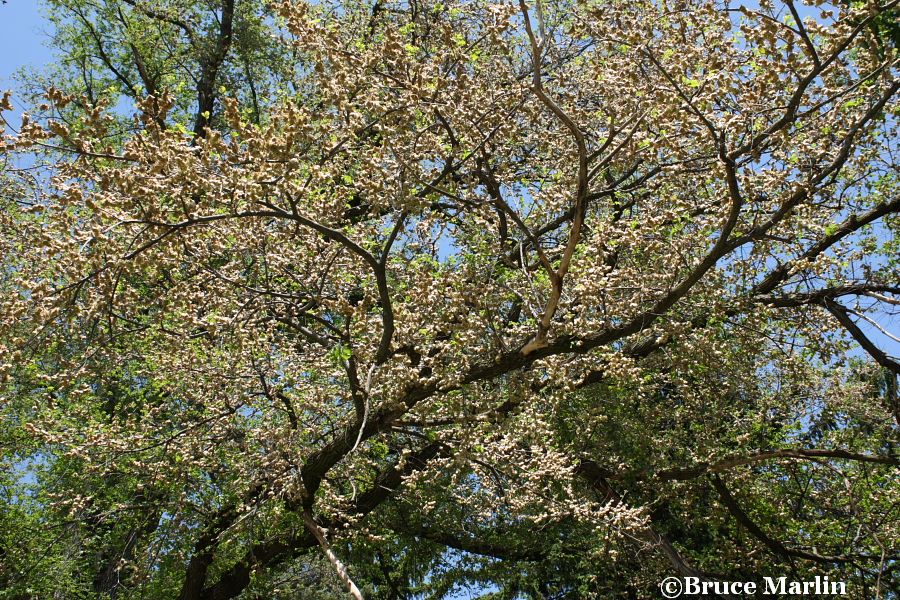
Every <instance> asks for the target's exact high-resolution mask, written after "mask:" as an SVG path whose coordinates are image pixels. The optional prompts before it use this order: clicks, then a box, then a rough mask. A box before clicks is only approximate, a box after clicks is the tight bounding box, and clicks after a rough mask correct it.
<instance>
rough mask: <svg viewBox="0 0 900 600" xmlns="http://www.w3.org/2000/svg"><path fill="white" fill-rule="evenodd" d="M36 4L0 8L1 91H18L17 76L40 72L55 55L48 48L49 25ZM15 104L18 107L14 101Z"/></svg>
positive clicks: (20, 1)
mask: <svg viewBox="0 0 900 600" xmlns="http://www.w3.org/2000/svg"><path fill="white" fill-rule="evenodd" d="M40 10H41V8H40V3H39V2H36V1H35V0H7V3H6V4H0V90H8V89H15V88H16V82H15V80H14V79H13V74H14V73H15V72H16V71H17V70H19V69H20V68H21V69H25V70H26V72H27V70H28V69H32V68H40V67H41V66H42V65H44V64H46V63H47V62H49V61H50V59H51V58H52V56H53V54H52V53H51V51H50V49H49V48H47V46H45V42H46V41H47V39H48V33H49V25H48V23H47V21H46V20H45V19H44V18H43V17H42V16H41V12H40ZM13 104H15V105H16V106H17V107H18V106H19V105H18V103H16V102H15V97H14V98H13Z"/></svg>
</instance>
